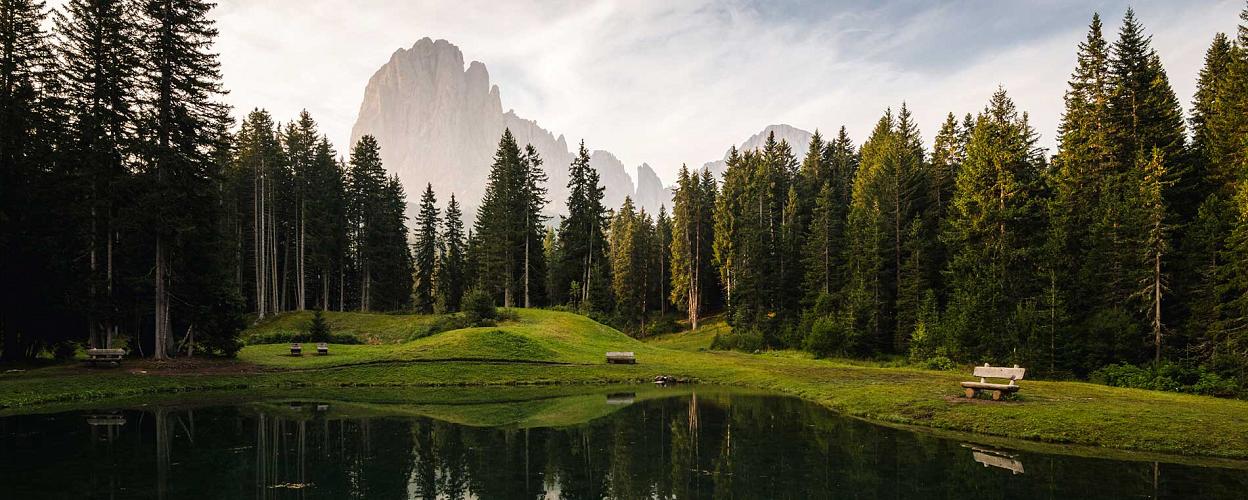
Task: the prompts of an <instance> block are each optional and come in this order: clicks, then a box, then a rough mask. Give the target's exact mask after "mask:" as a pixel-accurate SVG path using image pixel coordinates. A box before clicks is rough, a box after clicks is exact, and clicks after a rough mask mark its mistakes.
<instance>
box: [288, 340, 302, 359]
mask: <svg viewBox="0 0 1248 500" xmlns="http://www.w3.org/2000/svg"><path fill="white" fill-rule="evenodd" d="M290 355H291V356H303V344H300V343H298V342H291V343H290Z"/></svg>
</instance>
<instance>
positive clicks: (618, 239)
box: [609, 196, 646, 329]
mask: <svg viewBox="0 0 1248 500" xmlns="http://www.w3.org/2000/svg"><path fill="white" fill-rule="evenodd" d="M641 226H642V216H641V214H639V213H638V212H637V211H636V209H635V208H634V207H633V200H632V199H631V198H630V197H627V196H626V197H624V204H623V205H621V206H620V210H619V211H618V212H616V213H615V215H614V216H613V217H612V218H611V227H610V231H609V238H610V248H611V289H612V292H613V293H614V295H615V313H616V316H617V317H619V318H620V320H621V321H623V322H624V324H625V325H627V326H628V327H630V329H632V327H635V326H636V325H637V324H639V323H640V322H641V321H642V318H643V317H644V315H645V299H644V297H645V294H646V293H645V292H646V290H645V277H644V274H645V267H644V264H645V263H644V261H642V255H641V253H640V251H639V249H641V248H642V244H643V242H642V239H643V238H644V236H642V232H643V231H644V229H643V228H642V227H641Z"/></svg>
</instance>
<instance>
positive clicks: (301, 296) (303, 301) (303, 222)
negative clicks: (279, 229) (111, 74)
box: [295, 200, 308, 311]
mask: <svg viewBox="0 0 1248 500" xmlns="http://www.w3.org/2000/svg"><path fill="white" fill-rule="evenodd" d="M306 207H307V202H305V201H303V200H300V201H299V266H298V268H299V270H298V272H299V293H297V294H295V295H296V297H297V300H298V301H299V305H297V306H296V307H295V309H296V310H299V311H302V310H304V309H305V308H306V305H307V303H308V301H307V296H306V293H307V290H306V288H305V286H304V285H306V283H305V282H304V280H305V278H306V277H307V272H306V269H305V268H304V261H303V259H304V252H305V250H306V247H305V245H306V243H307V241H306V240H305V239H304V238H305V235H306V234H307V231H306V226H307V223H308V221H307V214H306V213H304V212H305V210H306Z"/></svg>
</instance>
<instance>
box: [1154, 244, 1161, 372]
mask: <svg viewBox="0 0 1248 500" xmlns="http://www.w3.org/2000/svg"><path fill="white" fill-rule="evenodd" d="M1153 362H1154V363H1161V252H1157V253H1156V254H1154V255H1153Z"/></svg>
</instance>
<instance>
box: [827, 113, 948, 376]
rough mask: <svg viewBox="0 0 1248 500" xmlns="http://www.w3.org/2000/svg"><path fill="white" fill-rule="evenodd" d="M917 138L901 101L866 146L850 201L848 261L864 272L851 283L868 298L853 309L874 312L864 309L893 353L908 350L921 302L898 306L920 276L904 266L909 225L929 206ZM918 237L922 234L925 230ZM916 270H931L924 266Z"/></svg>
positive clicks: (881, 344) (877, 337)
mask: <svg viewBox="0 0 1248 500" xmlns="http://www.w3.org/2000/svg"><path fill="white" fill-rule="evenodd" d="M919 141H920V139H919V133H918V129H917V128H916V127H915V125H914V123H913V119H912V118H911V116H910V113H909V110H907V109H906V108H905V107H904V106H903V107H902V109H901V112H900V113H898V116H897V118H896V119H894V118H893V115H892V112H891V111H889V112H888V113H886V114H885V115H884V117H882V118H881V119H880V121H879V122H878V123H877V125H876V128H875V130H874V131H873V132H872V135H871V138H870V139H869V140H868V141H867V142H866V143H864V144H863V146H862V151H861V154H862V160H861V161H862V163H861V166H860V168H859V169H858V171H857V176H856V178H855V180H854V190H853V199H852V201H851V205H850V212H851V213H850V215H849V223H850V225H851V229H850V230H851V236H850V242H851V243H850V247H849V248H848V252H849V258H848V260H850V261H853V262H855V265H854V266H853V268H852V272H855V273H861V274H859V275H857V276H854V277H853V278H851V279H850V283H851V285H853V286H858V287H860V289H859V290H858V291H857V292H856V293H855V294H854V296H856V297H859V298H862V299H866V300H869V303H859V304H854V305H852V306H851V309H854V310H857V311H859V313H860V314H859V317H860V318H861V317H862V313H865V312H866V311H871V312H869V313H866V314H867V317H869V318H871V319H870V320H869V323H870V325H871V327H872V332H871V333H872V334H873V337H872V341H873V342H874V345H875V346H876V347H877V348H880V349H891V350H893V351H895V352H903V351H904V350H905V345H906V344H907V340H906V339H907V338H908V337H909V335H910V332H911V331H912V330H913V328H914V321H915V319H916V318H917V309H915V307H917V304H916V303H913V302H907V303H904V304H902V305H904V306H907V307H906V308H903V309H898V301H897V294H898V292H899V289H900V287H901V284H902V283H903V282H904V281H908V280H918V279H921V276H908V275H906V272H907V269H905V266H903V261H904V260H905V259H906V253H907V252H906V248H908V247H910V246H911V245H912V242H910V241H909V240H910V239H911V237H910V233H909V232H908V228H909V226H910V224H911V222H912V221H913V220H915V219H921V218H922V217H923V215H924V213H925V211H926V208H927V207H926V203H927V202H926V199H925V195H926V192H927V190H928V188H927V178H926V172H925V166H924V164H923V156H924V155H923V150H922V146H921V145H920V142H919ZM864 225H874V226H877V227H875V228H867V227H864ZM868 235H872V237H870V238H868V237H867V236H868ZM917 236H919V237H922V236H923V234H922V231H920V233H919V234H918V235H917ZM880 238H883V239H880ZM916 244H917V243H916ZM919 251H923V252H926V249H925V248H924V249H920V250H919ZM872 254H875V255H872ZM919 261H921V262H926V261H927V259H926V258H922V259H919ZM912 271H913V272H918V273H921V274H923V275H926V274H928V272H927V271H926V270H923V269H914V270H912ZM868 291H869V292H870V293H867V292H868ZM846 295H847V296H848V295H849V294H846Z"/></svg>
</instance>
